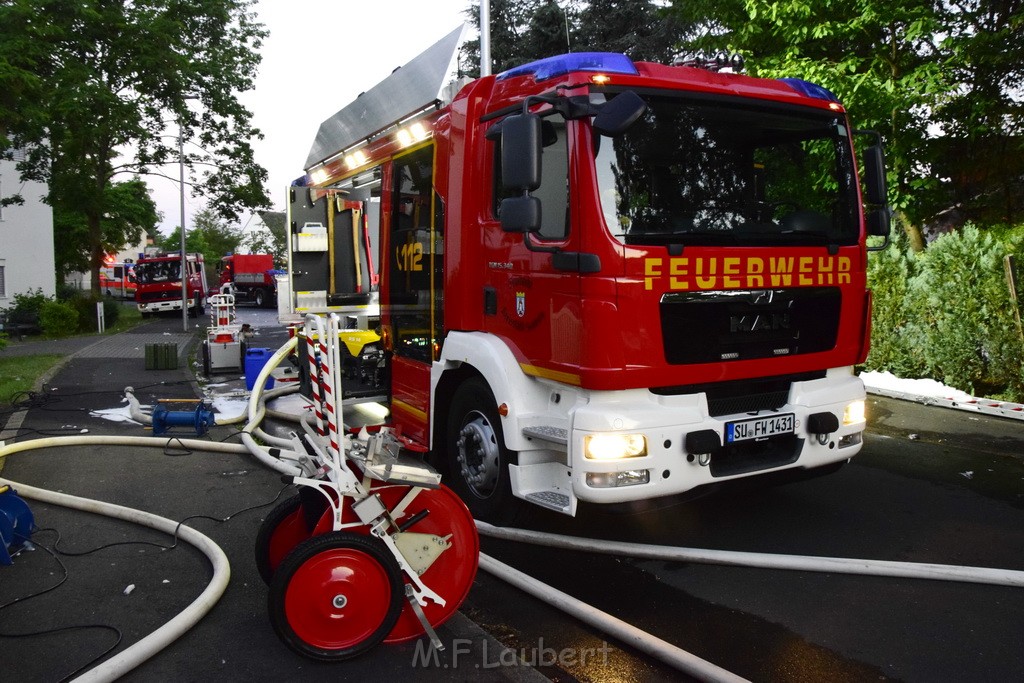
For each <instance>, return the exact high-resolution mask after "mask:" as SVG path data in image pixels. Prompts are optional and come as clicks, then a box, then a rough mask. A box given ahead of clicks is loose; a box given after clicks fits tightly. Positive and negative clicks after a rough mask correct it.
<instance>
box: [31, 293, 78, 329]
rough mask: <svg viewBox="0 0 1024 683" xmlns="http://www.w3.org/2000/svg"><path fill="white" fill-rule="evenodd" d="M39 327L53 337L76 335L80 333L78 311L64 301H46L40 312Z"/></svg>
mask: <svg viewBox="0 0 1024 683" xmlns="http://www.w3.org/2000/svg"><path fill="white" fill-rule="evenodd" d="M39 326H40V327H41V328H42V329H43V333H45V334H47V335H49V336H53V337H66V336H68V335H70V334H74V333H75V332H77V331H78V311H76V310H75V308H74V306H72V305H71V304H68V303H64V302H62V301H46V302H44V303H43V305H42V307H41V309H40V311H39Z"/></svg>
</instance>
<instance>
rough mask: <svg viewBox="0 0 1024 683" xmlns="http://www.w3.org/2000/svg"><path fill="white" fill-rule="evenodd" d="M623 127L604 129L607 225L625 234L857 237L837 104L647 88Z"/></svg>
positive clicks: (782, 240)
mask: <svg viewBox="0 0 1024 683" xmlns="http://www.w3.org/2000/svg"><path fill="white" fill-rule="evenodd" d="M645 99H646V100H647V103H648V110H647V113H646V114H645V115H644V116H643V118H642V119H641V120H640V121H638V122H637V124H636V125H634V126H633V127H632V128H630V129H629V130H628V131H627V132H626V133H625V134H624V135H621V136H620V137H617V138H601V139H600V140H599V143H598V144H599V146H600V147H599V150H598V153H597V159H596V163H597V178H598V185H599V191H600V200H601V208H602V211H603V213H604V217H605V222H606V224H607V226H608V229H609V230H610V231H611V232H612V233H613V234H614V235H615V237H616V238H617V239H618V240H619V241H620V242H622V243H624V244H652V245H656V244H682V245H685V244H705V245H728V244H743V245H793V244H840V245H842V244H854V243H856V241H857V238H858V212H857V191H856V183H855V175H854V165H853V159H852V152H851V146H850V140H849V133H848V130H847V127H846V124H845V121H844V119H843V117H842V116H840V115H837V114H835V113H831V112H818V111H807V112H803V111H798V110H795V109H791V108H786V109H779V108H768V107H763V108H761V107H757V106H756V105H754V106H752V105H750V104H749V101H748V102H745V103H743V104H734V103H729V102H724V101H722V100H718V101H715V102H713V103H710V102H704V101H693V100H682V99H678V98H669V97H661V96H649V97H647V98H645Z"/></svg>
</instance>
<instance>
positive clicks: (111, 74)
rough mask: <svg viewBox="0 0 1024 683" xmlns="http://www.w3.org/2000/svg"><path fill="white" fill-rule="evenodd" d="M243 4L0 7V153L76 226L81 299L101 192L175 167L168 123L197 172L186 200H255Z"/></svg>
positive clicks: (104, 203) (235, 208) (255, 26)
mask: <svg viewBox="0 0 1024 683" xmlns="http://www.w3.org/2000/svg"><path fill="white" fill-rule="evenodd" d="M252 5H253V0H193V1H191V2H180V0H145V1H134V2H127V1H125V0H121V1H109V0H74V1H73V0H3V2H0V27H2V29H0V93H3V94H2V95H0V121H4V122H5V125H6V128H4V129H3V130H0V136H2V138H0V149H6V148H8V147H11V146H17V147H24V148H27V149H28V154H27V156H26V160H25V161H24V162H22V163H20V164H19V171H21V172H22V174H23V176H24V177H25V178H27V179H31V180H39V181H42V182H47V183H49V187H50V192H49V199H48V201H49V202H50V203H51V204H52V205H54V206H55V207H57V205H58V203H59V204H61V205H63V206H64V207H75V210H76V211H77V212H80V213H81V215H82V216H84V219H85V228H86V229H85V234H84V238H85V243H84V245H83V250H84V251H85V252H87V253H88V257H89V266H90V269H91V271H92V287H93V289H94V290H98V288H99V269H100V267H101V265H102V262H103V256H104V253H105V250H104V237H103V235H104V232H103V220H104V216H105V215H106V214H108V212H109V209H110V204H109V202H110V200H111V197H110V194H109V193H108V192H106V191H105V188H107V187H108V186H111V185H112V183H113V181H114V179H115V178H116V177H117V176H119V175H121V174H131V175H145V174H151V173H157V174H158V173H159V170H158V169H159V167H160V166H161V165H162V164H166V163H169V162H172V161H177V160H178V144H177V140H176V139H175V137H174V136H170V137H169V136H167V135H165V131H166V130H167V129H168V127H169V126H170V127H171V128H172V129H173V130H174V132H175V133H176V132H177V129H176V128H177V125H180V126H181V131H182V137H183V140H184V141H185V150H186V152H185V162H186V163H187V164H188V166H189V168H190V169H193V168H194V167H196V166H200V167H201V168H202V169H205V170H203V171H202V172H201V173H200V176H201V182H200V184H199V185H198V186H197V187H196V188H195V192H196V193H197V194H206V195H207V196H209V197H210V200H211V202H212V206H213V207H214V209H215V210H216V211H217V213H218V214H219V215H220V216H222V217H225V218H228V217H234V216H235V215H236V214H237V213H238V212H239V211H240V210H241V209H243V208H247V207H248V208H254V207H258V206H266V205H267V204H268V203H269V200H268V198H267V196H266V193H265V191H264V189H263V182H264V180H265V179H266V171H265V170H264V169H263V168H261V167H260V166H259V165H258V164H257V163H256V162H255V160H254V156H253V150H252V147H251V145H250V140H251V139H252V138H254V137H260V135H261V134H260V133H259V131H258V130H256V129H255V128H254V127H253V126H252V123H251V118H252V117H251V113H250V112H249V111H248V110H247V109H246V108H245V107H243V106H242V105H241V104H240V102H239V101H238V98H237V93H239V92H243V91H245V90H249V89H251V88H252V87H253V78H254V76H255V69H256V66H257V65H258V64H259V61H260V58H259V55H258V53H257V50H258V48H259V47H260V44H261V41H262V39H263V38H264V37H265V35H266V31H265V30H264V29H263V26H262V25H261V24H259V23H258V22H256V20H255V15H254V14H253V13H252V11H251V8H252ZM190 100H196V102H197V104H195V105H193V106H190V105H189V101H190ZM119 159H120V161H119ZM6 199H7V200H8V201H11V200H16V199H17V198H16V197H8V198H6Z"/></svg>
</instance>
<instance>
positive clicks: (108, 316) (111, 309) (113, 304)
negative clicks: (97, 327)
mask: <svg viewBox="0 0 1024 683" xmlns="http://www.w3.org/2000/svg"><path fill="white" fill-rule="evenodd" d="M119 317H121V304H119V303H118V302H117V301H115V300H114V299H111V298H110V297H103V321H104V323H105V325H106V326H107V327H113V326H114V325H116V324H117V319H118V318H119Z"/></svg>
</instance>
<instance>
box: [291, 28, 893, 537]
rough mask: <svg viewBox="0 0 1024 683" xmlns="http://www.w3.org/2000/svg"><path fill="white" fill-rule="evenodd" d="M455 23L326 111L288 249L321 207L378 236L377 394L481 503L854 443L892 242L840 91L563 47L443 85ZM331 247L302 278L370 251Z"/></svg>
mask: <svg viewBox="0 0 1024 683" xmlns="http://www.w3.org/2000/svg"><path fill="white" fill-rule="evenodd" d="M456 34H457V32H456V33H453V34H452V35H450V36H448V37H447V38H445V39H444V40H442V41H441V42H439V43H438V44H437V45H435V46H433V47H432V48H430V49H429V50H428V51H427V52H426V53H424V55H422V56H421V58H420V59H419V61H417V62H416V63H415V64H410V65H406V66H405V67H402V68H400V69H398V70H396V71H395V73H394V74H392V75H391V76H390V77H389V78H388V79H386V80H385V81H383V82H382V83H381V84H379V85H378V86H376V87H375V88H373V89H372V90H370V91H367V92H366V93H364V94H362V95H361V96H360V97H359V98H358V99H357V100H356V101H354V102H353V103H352V104H350V105H348V106H347V107H346V108H344V109H342V110H341V111H340V112H338V114H337V115H335V117H332V119H329V120H328V121H326V122H325V123H324V124H323V126H322V127H321V129H320V133H319V134H318V136H317V139H316V142H315V143H314V146H313V148H312V150H311V151H310V156H309V159H308V161H307V165H306V170H307V176H306V177H305V179H304V181H303V182H304V183H305V186H304V187H293V188H292V189H291V193H292V200H293V201H292V207H291V216H290V225H291V232H292V242H293V246H294V245H297V244H299V242H300V241H301V239H302V238H301V237H300V235H301V234H303V231H306V234H312V233H310V232H309V226H310V225H314V226H318V227H322V226H323V225H325V223H324V222H323V221H322V220H321V218H320V217H321V216H323V215H324V214H325V212H326V211H327V209H325V208H324V207H325V206H326V207H328V208H329V209H330V214H331V216H333V217H334V218H335V219H337V216H338V214H339V213H345V212H359V213H360V214H361V215H362V216H369V217H370V220H371V224H372V225H373V226H375V228H376V230H378V231H379V235H377V234H375V235H374V236H373V237H374V241H379V245H380V246H379V253H380V255H381V256H380V258H379V270H380V283H379V296H380V334H381V337H382V346H383V350H382V351H381V352H380V353H381V354H382V356H383V358H382V361H381V362H383V363H386V365H387V370H388V371H387V372H386V373H380V375H379V376H380V377H382V378H385V379H384V380H382V381H384V382H385V385H384V386H382V387H381V393H382V394H383V395H384V396H385V400H386V401H387V403H388V405H389V406H390V411H391V414H390V419H391V422H392V423H393V425H394V426H395V427H397V428H398V429H399V430H400V432H401V434H402V435H404V437H406V438H409V439H411V440H413V441H415V442H418V443H419V444H421V445H422V447H423V449H424V450H428V449H429V452H430V454H431V457H433V458H434V459H435V462H436V463H437V464H438V465H439V466H440V468H441V469H442V471H443V472H444V473H445V477H446V482H447V483H448V484H449V485H450V486H452V487H453V488H454V489H455V490H456V491H457V492H458V493H459V494H460V495H461V496H462V497H463V499H464V500H465V501H466V503H467V504H468V505H469V507H470V509H471V510H472V512H473V513H474V514H475V515H477V516H479V517H483V518H488V517H490V518H495V517H501V516H502V514H503V512H504V511H506V510H509V509H511V507H512V505H511V504H512V503H515V500H514V498H521V499H525V500H527V501H531V502H533V503H536V504H539V505H541V506H544V507H547V508H550V509H552V510H556V511H558V512H562V513H566V514H570V515H572V514H575V513H576V510H577V504H578V503H579V502H581V501H584V502H589V503H605V504H615V503H630V502H633V501H640V500H648V499H656V498H665V497H669V496H682V495H684V494H685V495H694V494H695V493H696V492H698V491H700V490H704V489H706V487H713V486H715V485H717V484H720V483H723V482H728V481H731V480H736V479H741V478H746V477H751V476H753V475H761V474H770V473H775V474H780V473H781V474H785V475H791V476H792V477H802V476H806V475H808V474H810V473H824V472H827V471H831V470H833V469H836V468H838V467H839V466H841V465H842V464H843V463H844V462H845V461H847V460H848V459H849V458H850V457H852V456H853V455H855V454H856V453H857V452H858V451H859V450H860V449H861V443H862V433H863V430H864V426H865V423H864V398H865V392H864V387H863V384H862V382H861V380H860V379H859V378H858V377H857V376H856V375H855V373H854V366H855V365H856V364H857V363H859V362H862V361H863V360H864V358H865V356H866V354H867V352H868V342H869V336H870V320H871V295H870V292H869V290H868V289H867V286H866V276H865V268H866V265H867V253H868V251H869V248H868V246H867V244H866V238H867V237H868V236H869V235H879V236H887V234H888V231H889V217H890V211H889V208H888V206H887V205H886V188H885V180H884V177H885V171H884V162H883V158H882V150H881V146H880V139H879V138H878V136H877V135H874V134H869V135H868V137H869V143H870V146H867V147H866V149H864V150H863V153H862V161H863V163H864V166H865V170H863V171H860V172H859V171H858V164H857V161H856V157H855V154H854V139H855V137H857V136H858V135H859V134H860V131H856V130H853V129H852V128H851V126H850V123H849V120H848V119H847V116H846V113H845V110H844V107H843V105H842V104H840V103H839V102H838V101H837V99H836V97H835V96H834V95H833V94H832V93H830V92H829V91H827V90H826V89H824V88H822V87H819V86H817V85H814V84H812V83H809V82H806V81H802V80H798V79H790V78H786V79H779V80H767V79H758V78H752V77H748V76H746V75H742V74H740V73H734V72H733V71H734V69H732V68H728V65H727V64H723V63H722V62H721V61H717V60H709V61H707V62H702V61H699V60H691V61H690V62H688V63H687V64H686V65H665V64H655V63H645V62H634V61H631V60H630V59H628V58H627V57H626V56H624V55H621V54H606V53H577V54H569V55H564V56H559V57H553V58H550V59H544V60H541V61H538V62H534V63H530V64H526V65H524V66H521V67H518V68H515V69H512V70H511V71H507V72H505V73H501V74H498V75H493V76H487V77H483V78H480V79H477V80H475V81H472V82H469V83H467V84H464V85H462V86H461V88H460V89H459V90H458V92H457V94H455V95H454V96H453V97H452V96H450V93H451V90H447V91H446V89H445V87H444V85H445V84H446V83H447V81H446V78H447V75H448V71H447V70H446V69H447V65H449V64H450V63H451V56H452V54H453V48H452V45H453V44H454V43H455V42H456V41H457V38H458V36H457V35H456ZM434 63H437V64H440V65H443V66H439V67H436V68H435V67H434V66H432V64H434ZM733 64H735V62H733ZM723 66H726V67H727V68H722V67H723ZM861 182H863V192H864V194H863V195H862V188H861ZM318 207H319V208H318ZM353 215H354V214H353ZM334 222H335V223H336V222H337V220H335V221H334ZM350 222H351V223H352V224H353V225H354V224H356V222H354V221H350V220H349V218H345V220H343V221H342V224H344V225H348V224H349V223H350ZM343 232H350V231H348V230H346V231H343ZM317 234H318V235H321V232H318V233H317ZM318 239H320V237H318ZM886 241H887V240H886ZM331 244H332V236H331V235H330V234H322V242H321V246H322V250H321V249H320V247H317V248H316V249H313V250H312V251H310V250H305V251H303V250H301V249H300V250H296V251H294V252H293V253H292V254H291V258H292V259H293V262H291V263H290V264H289V266H290V267H289V270H290V271H291V270H293V269H295V270H297V271H298V272H305V273H314V274H315V273H316V271H315V263H317V262H320V263H323V264H327V263H328V262H329V263H330V264H331V266H330V269H331V272H332V273H334V272H336V271H339V269H341V270H344V269H345V268H347V272H349V274H351V272H354V270H355V268H354V266H353V264H352V263H349V264H348V265H347V266H345V268H342V267H341V265H340V264H341V263H342V261H343V260H344V259H342V257H341V255H342V254H346V253H347V254H355V257H354V258H355V260H356V262H358V260H359V253H360V252H359V250H358V249H356V250H355V251H354V252H353V251H352V249H351V244H348V243H346V244H345V245H343V246H342V247H339V249H338V250H337V253H335V251H332V250H331ZM876 248H880V247H876ZM375 251H377V250H375ZM303 258H306V259H308V260H307V261H302V259H303ZM316 259H319V261H317V260H316ZM325 269H326V266H325ZM365 270H366V269H365V267H364V268H363V271H364V272H365ZM332 277H333V275H332ZM335 281H336V282H337V281H339V280H337V279H336V280H335ZM349 291H351V292H354V291H355V290H354V289H350V290H349ZM323 294H324V297H323V298H324V299H329V297H330V295H331V292H328V291H326V288H325V291H324V292H323ZM368 360H369V361H371V362H373V359H368Z"/></svg>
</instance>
